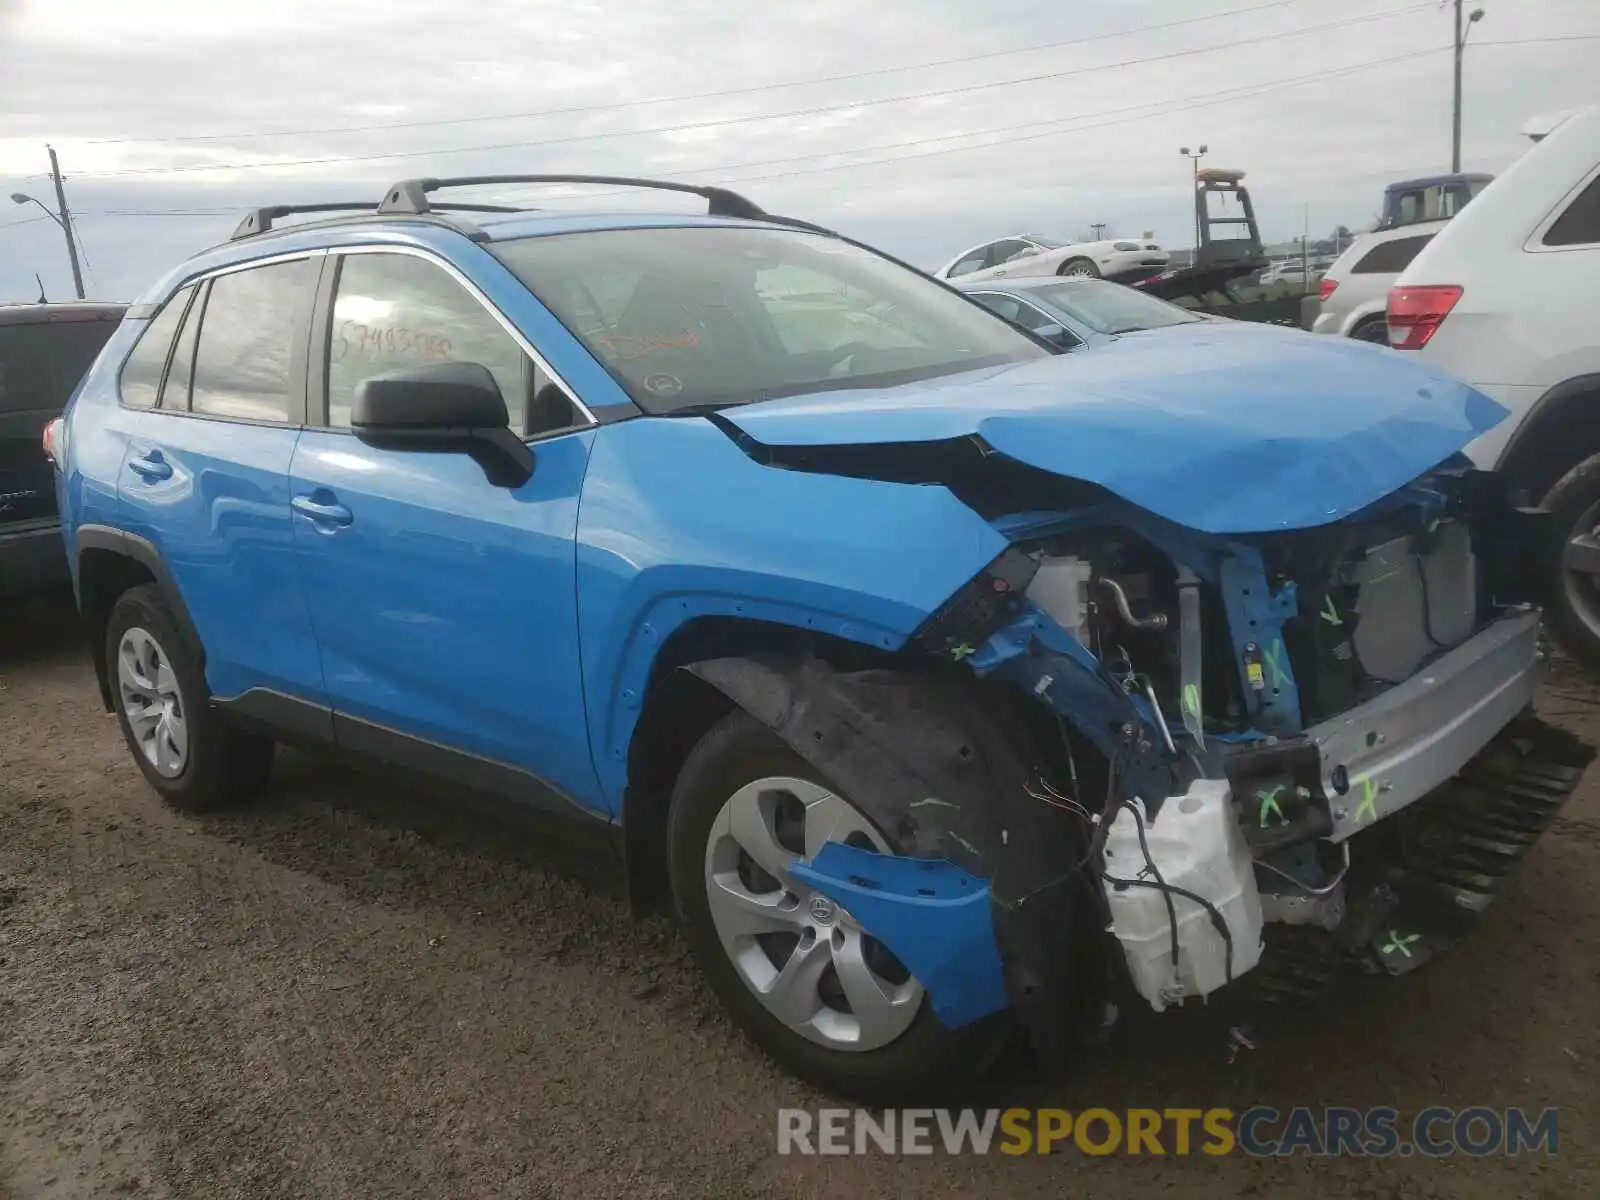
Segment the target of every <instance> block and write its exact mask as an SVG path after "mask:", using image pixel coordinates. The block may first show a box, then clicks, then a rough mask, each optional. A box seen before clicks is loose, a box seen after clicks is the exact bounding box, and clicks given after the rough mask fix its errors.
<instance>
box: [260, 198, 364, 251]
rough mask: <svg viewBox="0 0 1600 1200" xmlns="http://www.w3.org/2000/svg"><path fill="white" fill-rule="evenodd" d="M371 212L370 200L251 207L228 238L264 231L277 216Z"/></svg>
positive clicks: (270, 226)
mask: <svg viewBox="0 0 1600 1200" xmlns="http://www.w3.org/2000/svg"><path fill="white" fill-rule="evenodd" d="M363 209H364V210H366V211H367V212H372V211H373V207H372V201H371V200H351V201H348V202H337V203H336V202H332V201H330V202H328V203H325V204H273V205H269V206H268V207H266V208H257V209H252V210H251V211H250V214H249V215H248V216H246V217H245V219H244V220H242V221H240V222H239V226H238V228H236V229H235V230H234V231H233V235H232V236H231V237H229V238H228V240H229V241H230V242H237V241H238V240H239V239H240V238H247V237H254V236H255V235H256V234H258V233H266V232H267V231H268V230H270V229H271V228H272V223H273V222H274V221H276V220H277V219H278V218H279V217H288V216H293V215H294V214H295V213H319V212H357V211H361V210H363Z"/></svg>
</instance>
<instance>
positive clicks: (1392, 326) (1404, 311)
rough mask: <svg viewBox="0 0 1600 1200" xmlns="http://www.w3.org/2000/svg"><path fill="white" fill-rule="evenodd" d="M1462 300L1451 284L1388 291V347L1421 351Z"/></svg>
mask: <svg viewBox="0 0 1600 1200" xmlns="http://www.w3.org/2000/svg"><path fill="white" fill-rule="evenodd" d="M1460 299H1461V289H1460V288H1459V287H1457V286H1456V285H1455V284H1453V283H1426V284H1403V285H1398V286H1395V287H1392V288H1390V289H1389V313H1388V317H1389V345H1390V346H1391V347H1392V348H1394V349H1396V350H1421V349H1422V348H1423V347H1424V346H1426V345H1427V344H1428V339H1430V338H1431V337H1433V335H1434V333H1435V331H1437V330H1438V328H1439V326H1440V325H1441V324H1442V323H1443V321H1444V319H1445V318H1446V317H1447V316H1449V315H1450V310H1451V309H1453V308H1454V307H1455V306H1456V301H1458V300H1460Z"/></svg>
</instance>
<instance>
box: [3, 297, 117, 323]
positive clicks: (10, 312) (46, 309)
mask: <svg viewBox="0 0 1600 1200" xmlns="http://www.w3.org/2000/svg"><path fill="white" fill-rule="evenodd" d="M127 307H128V306H127V305H126V304H101V303H97V302H93V301H83V300H79V301H75V302H74V301H63V302H61V303H57V304H0V325H46V324H50V323H52V322H64V321H120V320H121V319H122V314H123V313H124V312H126V311H127Z"/></svg>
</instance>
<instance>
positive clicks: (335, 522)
mask: <svg viewBox="0 0 1600 1200" xmlns="http://www.w3.org/2000/svg"><path fill="white" fill-rule="evenodd" d="M320 494H321V495H325V496H327V497H328V498H327V499H326V500H322V499H318V498H317V496H318V495H319V493H316V492H314V493H312V495H310V496H296V497H295V498H294V499H292V500H290V501H289V507H290V508H292V509H294V511H295V512H297V513H299V514H300V515H301V516H302V517H305V518H306V519H308V520H309V521H310V522H311V523H312V524H313V525H316V526H318V527H319V528H321V529H326V530H329V531H332V530H334V529H343V528H344V527H345V526H346V525H348V524H350V522H351V521H353V520H355V517H354V516H353V515H352V514H351V512H350V510H349V509H348V508H346V507H345V506H344V505H342V504H338V503H335V502H334V500H333V497H332V496H331V495H330V494H329V493H326V492H321V493H320Z"/></svg>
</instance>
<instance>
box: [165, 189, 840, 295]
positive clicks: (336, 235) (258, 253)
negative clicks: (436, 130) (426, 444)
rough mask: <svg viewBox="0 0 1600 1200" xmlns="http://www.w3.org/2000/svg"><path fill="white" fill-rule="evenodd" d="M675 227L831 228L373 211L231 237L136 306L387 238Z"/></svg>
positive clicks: (428, 243)
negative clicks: (206, 282) (240, 270)
mask: <svg viewBox="0 0 1600 1200" xmlns="http://www.w3.org/2000/svg"><path fill="white" fill-rule="evenodd" d="M670 228H712V229H715V228H727V229H789V230H791V231H792V232H797V233H808V232H817V233H825V232H826V231H821V230H810V229H806V228H804V227H797V226H793V225H787V224H776V223H769V222H765V221H751V220H743V219H740V218H737V217H712V216H703V215H696V214H693V213H639V212H629V213H604V212H571V211H568V212H555V211H545V210H537V211H534V210H530V211H526V212H516V213H506V214H495V215H492V216H482V217H479V216H478V215H477V214H474V220H473V221H472V222H470V223H468V222H465V221H460V220H457V219H454V218H453V217H452V216H451V215H450V214H447V213H438V214H434V213H429V214H425V215H409V214H381V215H380V214H367V215H363V216H356V217H343V218H339V219H336V220H323V221H310V222H306V223H304V224H300V225H286V226H282V227H279V228H274V229H272V230H271V231H270V232H267V233H261V234H255V235H252V236H250V237H245V238H240V239H237V240H234V241H228V242H223V243H220V244H219V245H216V246H212V247H211V248H209V249H207V250H202V251H201V252H200V253H198V254H196V255H194V256H192V257H190V258H188V259H186V260H185V261H184V262H183V263H181V264H180V265H179V266H177V267H176V268H174V269H173V270H171V271H169V272H168V273H167V274H166V275H165V276H163V277H162V279H161V280H160V281H159V282H158V283H156V284H155V285H154V286H153V287H151V288H150V289H149V290H147V291H146V292H145V293H144V295H143V296H141V297H140V300H139V303H138V305H137V306H136V307H137V308H138V309H139V310H141V311H138V312H136V313H135V314H134V315H136V316H148V315H150V313H149V312H147V311H143V310H146V309H148V307H149V306H150V305H152V304H159V303H161V302H162V301H164V300H166V299H167V297H169V296H170V295H172V293H173V292H175V291H177V290H178V288H180V287H182V286H183V285H184V284H185V283H186V282H188V281H189V280H191V279H194V278H195V277H197V276H200V275H205V274H208V273H210V272H213V271H216V270H219V269H221V268H225V267H231V266H238V265H242V264H244V263H248V262H252V261H255V260H258V259H271V258H277V257H282V256H290V255H297V254H304V253H306V252H307V251H316V250H338V249H341V248H343V247H347V246H357V245H384V244H387V245H394V246H401V247H414V248H420V249H426V250H432V251H434V252H435V253H439V254H442V255H446V256H448V254H449V253H450V252H451V251H452V250H458V249H459V248H460V244H461V240H462V239H463V238H470V239H471V240H472V241H473V242H476V243H479V244H492V243H494V242H501V241H509V240H511V239H514V238H527V237H552V236H555V235H557V234H568V233H590V232H598V231H602V230H617V229H670Z"/></svg>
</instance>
